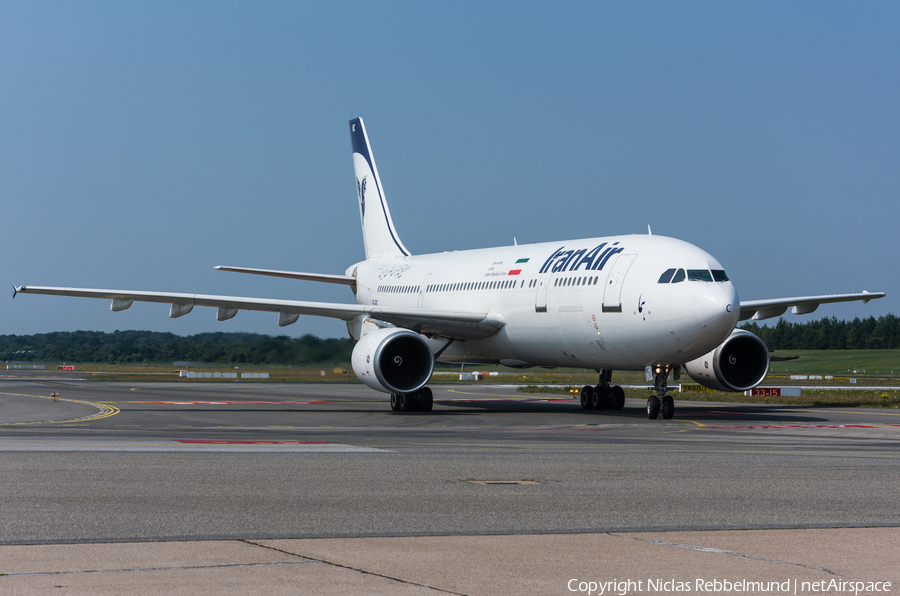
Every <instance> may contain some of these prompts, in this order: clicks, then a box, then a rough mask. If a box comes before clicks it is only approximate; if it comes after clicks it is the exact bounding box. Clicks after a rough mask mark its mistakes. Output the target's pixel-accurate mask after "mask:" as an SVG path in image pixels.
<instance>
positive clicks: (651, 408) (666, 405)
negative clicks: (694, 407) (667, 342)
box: [647, 366, 675, 420]
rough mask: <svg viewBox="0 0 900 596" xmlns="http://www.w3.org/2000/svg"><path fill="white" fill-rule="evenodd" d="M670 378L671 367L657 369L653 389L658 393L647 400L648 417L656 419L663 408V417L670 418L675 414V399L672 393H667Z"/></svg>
mask: <svg viewBox="0 0 900 596" xmlns="http://www.w3.org/2000/svg"><path fill="white" fill-rule="evenodd" d="M668 380H669V367H667V366H661V367H659V368H658V369H657V370H656V376H655V378H654V382H653V389H654V391H656V395H651V396H650V398H649V399H648V400H647V418H649V419H650V420H656V418H657V417H658V416H659V412H660V410H662V415H663V418H665V419H666V420H670V419H671V418H672V416H674V415H675V400H674V399H673V398H672V396H671V395H666V391H668V390H669V387H668V384H667V383H668Z"/></svg>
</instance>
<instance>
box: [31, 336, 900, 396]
mask: <svg viewBox="0 0 900 596" xmlns="http://www.w3.org/2000/svg"><path fill="white" fill-rule="evenodd" d="M772 355H773V356H775V357H781V358H789V357H793V358H795V359H792V360H786V361H778V362H773V363H772V365H771V367H770V370H769V376H768V377H767V378H766V380H765V381H763V385H776V386H778V385H792V384H793V385H797V384H803V385H821V386H822V387H823V388H822V389H804V390H803V394H802V395H801V397H799V398H796V397H785V398H763V397H759V398H757V397H748V396H745V395H743V394H740V393H725V392H708V393H691V394H690V395H687V394H686V395H683V396H681V395H678V394H677V393H675V397H676V399H679V398H680V399H691V400H695V401H696V400H700V401H703V400H706V401H719V402H740V403H772V404H775V403H782V404H791V405H815V406H859V407H888V408H896V407H900V350H781V351H778V352H775V353H773V354H772ZM48 368H52V366H50V365H48ZM184 368H186V369H188V370H192V371H196V372H217V371H218V372H237V373H241V372H268V373H269V375H270V378H269V379H268V380H241V379H238V380H237V381H235V380H234V379H221V380H215V381H214V382H222V383H234V382H251V383H256V382H269V383H278V382H282V383H283V382H295V383H300V382H303V383H311V382H324V383H358V382H359V380H358V379H357V378H356V376H355V375H354V374H353V372H352V371H351V369H350V365H349V363H345V364H337V365H335V364H327V365H324V364H323V365H318V366H303V367H299V366H297V367H295V366H246V365H245V366H242V367H240V368H232V367H230V366H228V365H226V364H222V365H204V366H189V367H176V366H173V365H168V366H165V365H141V364H103V365H92V364H85V365H76V369H77V371H78V372H81V373H82V375H83V376H84V378H85V379H90V380H96V381H130V382H138V381H172V382H181V383H190V382H196V381H195V380H193V379H186V378H181V377H179V376H178V370H180V369H184ZM473 371H482V372H485V373H491V372H496V373H499V374H497V375H494V376H491V375H485V376H484V377H483V378H482V379H481V380H479V381H460V380H459V373H460V372H473ZM798 374H803V375H822V376H823V377H824V376H826V375H831V376H833V377H834V378H833V379H832V380H826V379H822V380H802V381H801V380H792V379H790V375H798ZM851 378H853V379H857V384H859V385H879V386H890V387H892V389H891V390H888V391H862V390H843V391H841V390H833V389H832V390H829V389H826V387H827V386H829V385H847V384H849V382H850V379H851ZM206 381H210V379H206ZM596 382H597V375H596V373H594V372H593V371H585V370H581V369H540V368H535V369H526V370H516V369H509V368H505V367H502V366H474V365H468V366H465V367H459V366H452V367H451V366H445V365H439V367H438V368H436V369H435V375H434V377H433V379H432V383H457V384H475V383H491V384H512V385H519V386H520V387H519V391H522V392H534V393H551V394H568V395H575V396H577V395H578V394H579V392H580V390H581V387H582V386H583V385H594V384H596ZM614 382H615V383H619V384H622V385H633V384H645V383H647V381H646V378H645V377H644V373H643V372H636V371H621V372H619V371H617V372H616V373H615V376H614ZM683 382H690V379H688V378H687V377H685V379H683ZM670 383H672V384H673V385H675V384H676V383H674V382H673V381H670ZM548 385H555V386H557V387H548ZM647 385H649V383H647ZM893 387H896V389H893ZM626 395H627V397H633V398H640V399H645V398H646V397H647V396H648V395H649V391H648V390H647V389H628V390H626Z"/></svg>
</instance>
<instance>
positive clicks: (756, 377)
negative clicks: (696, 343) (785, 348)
mask: <svg viewBox="0 0 900 596" xmlns="http://www.w3.org/2000/svg"><path fill="white" fill-rule="evenodd" d="M684 368H685V370H686V371H687V373H688V375H690V377H691V378H692V379H694V380H695V381H697V382H698V383H700V384H701V385H703V386H704V387H709V388H710V389H716V390H718V391H747V390H749V389H753V388H754V387H756V386H757V385H759V384H760V383H762V381H763V379H765V378H766V375H767V374H768V373H769V349H768V348H767V347H766V344H765V343H763V341H762V340H761V339H759V338H758V337H756V336H755V335H753V334H752V333H750V332H749V331H744V330H743V329H735V330H734V331H733V332H732V333H731V335H729V336H728V339H726V340H725V341H723V342H722V343H721V345H719V347H717V348H716V349H714V350H713V351H712V352H710V353H708V354H705V355H703V356H701V357H700V358H697V359H696V360H691V361H690V362H688V363H687V364H685V365H684Z"/></svg>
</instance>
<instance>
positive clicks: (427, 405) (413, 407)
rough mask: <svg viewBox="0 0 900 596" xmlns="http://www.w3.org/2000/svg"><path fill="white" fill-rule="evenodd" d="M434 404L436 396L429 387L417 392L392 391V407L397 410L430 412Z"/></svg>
mask: <svg viewBox="0 0 900 596" xmlns="http://www.w3.org/2000/svg"><path fill="white" fill-rule="evenodd" d="M433 406H434V396H433V394H432V393H431V389H429V388H428V387H422V388H421V389H419V390H418V391H416V392H415V393H391V409H392V410H393V411H395V412H430V411H431V408H432V407H433Z"/></svg>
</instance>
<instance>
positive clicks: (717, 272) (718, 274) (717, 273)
mask: <svg viewBox="0 0 900 596" xmlns="http://www.w3.org/2000/svg"><path fill="white" fill-rule="evenodd" d="M712 274H713V279H714V280H716V281H730V280H729V279H728V276H727V275H725V272H724V271H722V270H721V269H713V270H712Z"/></svg>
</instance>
